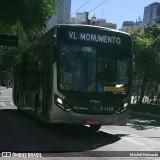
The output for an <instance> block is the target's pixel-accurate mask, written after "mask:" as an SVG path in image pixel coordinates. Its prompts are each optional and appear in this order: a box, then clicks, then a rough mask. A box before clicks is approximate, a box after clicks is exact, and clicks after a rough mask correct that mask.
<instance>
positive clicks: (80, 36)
mask: <svg viewBox="0 0 160 160" xmlns="http://www.w3.org/2000/svg"><path fill="white" fill-rule="evenodd" d="M67 38H69V39H70V40H79V41H88V42H97V43H106V44H117V45H120V44H121V38H120V37H116V36H108V35H100V34H95V33H84V32H75V31H68V32H67Z"/></svg>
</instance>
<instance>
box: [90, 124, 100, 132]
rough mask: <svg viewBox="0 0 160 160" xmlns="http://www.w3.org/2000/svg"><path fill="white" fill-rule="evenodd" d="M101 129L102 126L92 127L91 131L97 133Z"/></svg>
mask: <svg viewBox="0 0 160 160" xmlns="http://www.w3.org/2000/svg"><path fill="white" fill-rule="evenodd" d="M100 128H101V125H90V129H91V130H92V131H94V132H97V131H98V130H99V129H100Z"/></svg>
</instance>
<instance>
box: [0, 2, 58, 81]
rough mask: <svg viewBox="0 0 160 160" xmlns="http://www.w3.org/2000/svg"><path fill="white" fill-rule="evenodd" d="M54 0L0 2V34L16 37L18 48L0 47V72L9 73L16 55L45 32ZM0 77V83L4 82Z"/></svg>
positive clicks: (52, 10) (53, 11)
mask: <svg viewBox="0 0 160 160" xmlns="http://www.w3.org/2000/svg"><path fill="white" fill-rule="evenodd" d="M55 5H56V0H0V34H7V35H16V36H18V39H19V40H18V43H19V47H18V48H15V47H6V46H0V72H1V73H2V72H10V71H11V70H12V68H13V66H14V64H15V63H16V61H15V59H16V55H18V54H19V53H20V52H21V51H22V50H23V49H24V48H26V46H28V45H29V44H30V43H31V42H32V41H33V38H35V36H40V35H42V34H43V33H44V32H45V27H46V24H47V22H48V20H49V18H50V17H51V16H52V15H53V14H54V13H55V12H56V7H55ZM2 77H3V75H2V74H1V75H0V83H2V81H3V80H4V79H3V78H4V77H3V78H2Z"/></svg>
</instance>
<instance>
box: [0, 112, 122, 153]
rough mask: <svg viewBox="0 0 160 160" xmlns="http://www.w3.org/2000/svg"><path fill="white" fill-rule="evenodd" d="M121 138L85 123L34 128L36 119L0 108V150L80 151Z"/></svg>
mask: <svg viewBox="0 0 160 160" xmlns="http://www.w3.org/2000/svg"><path fill="white" fill-rule="evenodd" d="M119 140H120V138H119V137H118V136H116V135H112V134H107V133H105V132H102V131H100V132H92V131H91V130H90V129H89V127H86V126H72V125H47V127H45V128H39V127H37V124H36V122H35V118H34V117H31V116H29V115H28V114H25V113H21V114H20V113H19V112H18V111H17V110H0V152H2V151H17V152H29V151H30V152H79V151H89V150H94V149H96V148H99V147H102V146H104V145H108V144H111V143H115V142H117V141H119Z"/></svg>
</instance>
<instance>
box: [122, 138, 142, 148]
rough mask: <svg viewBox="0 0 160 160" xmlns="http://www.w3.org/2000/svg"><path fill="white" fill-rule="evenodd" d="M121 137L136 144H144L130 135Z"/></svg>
mask: <svg viewBox="0 0 160 160" xmlns="http://www.w3.org/2000/svg"><path fill="white" fill-rule="evenodd" d="M122 139H124V140H127V141H129V142H132V143H135V144H137V145H141V146H142V145H143V146H144V145H145V144H144V143H141V142H139V141H137V140H135V139H132V138H131V137H123V138H122Z"/></svg>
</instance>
